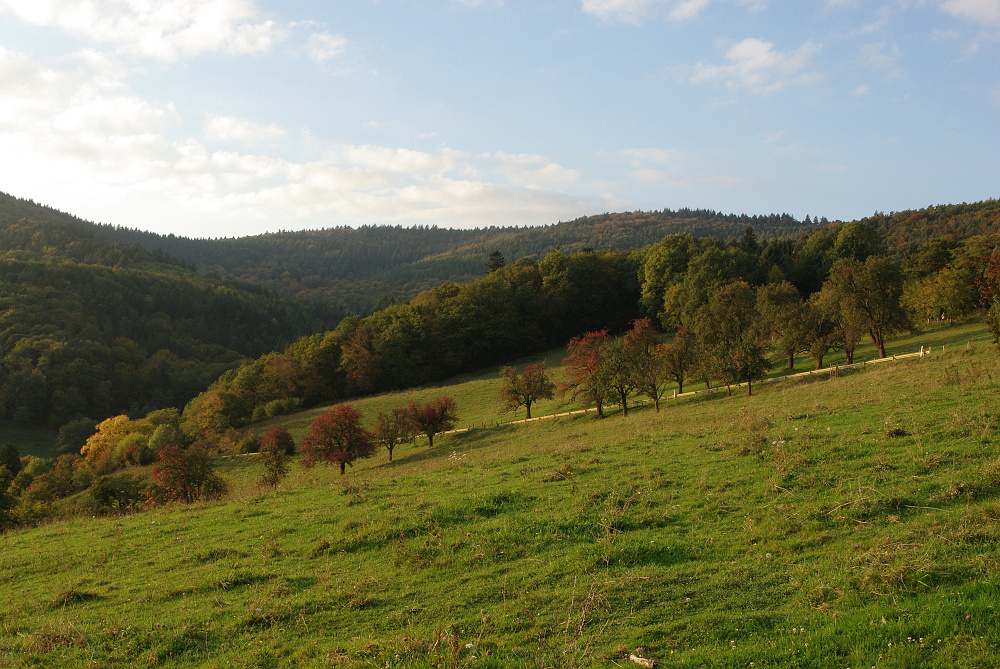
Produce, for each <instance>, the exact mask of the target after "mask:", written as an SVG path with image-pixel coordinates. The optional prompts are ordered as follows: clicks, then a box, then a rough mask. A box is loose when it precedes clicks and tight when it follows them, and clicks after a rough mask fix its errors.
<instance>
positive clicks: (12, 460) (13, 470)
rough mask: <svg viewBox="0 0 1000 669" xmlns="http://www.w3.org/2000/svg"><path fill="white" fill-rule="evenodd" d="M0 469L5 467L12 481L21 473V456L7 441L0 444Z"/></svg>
mask: <svg viewBox="0 0 1000 669" xmlns="http://www.w3.org/2000/svg"><path fill="white" fill-rule="evenodd" d="M0 467H6V468H7V472H8V473H9V474H10V476H11V478H12V479H13V477H15V476H17V475H18V474H20V473H21V454H20V452H19V451H18V450H17V446H15V445H14V444H12V443H10V442H9V441H8V442H5V443H3V444H0Z"/></svg>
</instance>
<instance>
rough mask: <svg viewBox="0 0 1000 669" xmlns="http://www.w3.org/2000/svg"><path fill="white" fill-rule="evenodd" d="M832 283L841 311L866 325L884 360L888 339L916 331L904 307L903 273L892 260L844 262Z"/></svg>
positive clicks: (876, 258)
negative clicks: (908, 331) (902, 333)
mask: <svg viewBox="0 0 1000 669" xmlns="http://www.w3.org/2000/svg"><path fill="white" fill-rule="evenodd" d="M828 281H832V282H833V285H834V288H835V290H836V292H837V294H838V296H839V297H840V308H841V310H844V311H846V312H848V313H849V314H851V316H852V317H853V318H855V319H857V320H858V321H860V322H861V323H863V324H864V326H865V329H866V330H867V331H868V335H869V336H870V337H871V340H872V343H873V344H874V345H875V347H876V348H877V349H878V353H879V357H880V358H884V357H886V352H885V339H886V337H891V336H893V335H895V334H899V333H901V332H905V331H907V330H913V329H914V326H913V324H912V322H911V321H910V317H909V314H907V312H906V309H904V308H903V304H902V296H903V274H902V272H901V271H900V269H899V266H898V265H896V263H895V262H893V260H892V259H891V258H888V257H886V256H870V257H869V258H868V259H866V260H865V261H864V262H857V261H853V260H849V259H840V260H838V261H837V262H835V263H834V265H833V268H832V269H831V270H830V278H829V279H828ZM824 288H825V286H824Z"/></svg>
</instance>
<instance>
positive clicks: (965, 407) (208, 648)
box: [0, 329, 1000, 667]
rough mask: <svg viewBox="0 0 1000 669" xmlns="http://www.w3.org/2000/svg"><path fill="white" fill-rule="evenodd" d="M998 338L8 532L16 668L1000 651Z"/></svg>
mask: <svg viewBox="0 0 1000 669" xmlns="http://www.w3.org/2000/svg"><path fill="white" fill-rule="evenodd" d="M971 333H973V330H971V329H970V330H968V331H965V332H964V333H962V334H961V336H960V337H959V338H958V339H955V340H954V344H955V346H954V348H952V347H951V345H950V344H949V348H948V352H947V353H945V354H943V355H942V354H940V352H938V351H936V352H935V354H934V355H933V356H931V357H929V358H925V359H923V360H910V361H905V362H898V363H895V364H892V365H883V366H879V367H877V368H872V369H868V370H866V371H865V372H863V373H857V374H852V375H849V376H845V377H841V378H836V379H828V378H827V379H813V380H802V381H788V382H785V383H780V384H768V385H762V386H760V388H759V391H755V394H754V396H753V397H746V396H745V395H743V394H742V393H738V394H734V396H733V397H731V398H730V397H725V396H724V395H720V396H715V397H699V398H696V399H691V400H683V401H678V402H676V403H673V402H672V403H668V404H667V405H666V406H665V408H664V409H663V410H662V411H661V412H660V413H659V414H656V413H654V412H653V411H652V409H644V410H641V411H636V412H634V413H633V414H632V415H630V416H629V418H628V419H622V418H621V417H620V416H615V417H613V418H610V419H608V420H605V421H596V420H594V419H593V418H591V417H574V418H560V419H556V420H549V421H541V422H537V423H532V424H529V425H521V426H504V427H499V428H493V429H475V430H471V431H469V432H466V433H462V434H457V435H450V436H447V437H443V438H441V440H440V442H437V441H436V442H435V443H436V447H435V449H433V450H428V449H427V448H426V446H420V445H417V446H405V447H401V449H400V450H399V451H398V452H397V458H396V460H395V461H394V462H393V463H388V462H387V461H386V457H385V455H384V454H380V455H379V456H378V457H376V458H373V459H371V460H368V461H364V462H362V463H358V465H357V466H356V467H354V468H353V469H350V470H348V474H347V475H346V476H344V477H341V476H339V474H338V473H337V470H336V468H333V467H329V468H327V467H317V468H314V469H311V470H302V469H300V468H298V467H297V466H295V467H293V470H292V473H291V475H290V476H289V478H288V479H286V480H285V481H284V482H283V483H282V484H281V485H280V486H279V487H278V489H277V490H273V491H272V490H265V489H261V488H259V487H257V486H256V484H255V483H254V481H255V480H256V478H257V477H258V476H259V475H260V472H259V470H258V467H257V465H256V463H255V459H254V458H253V457H252V456H250V457H233V458H228V459H226V460H224V461H223V469H224V474H225V476H226V477H227V478H228V479H229V480H230V483H231V485H232V487H233V493H232V498H231V499H230V500H228V501H226V502H219V503H210V504H199V505H194V506H191V507H170V508H160V509H156V510H154V511H152V512H149V513H144V514H136V515H127V516H121V517H115V518H91V519H82V520H77V521H73V522H60V523H53V524H50V525H46V526H44V527H40V528H36V529H33V530H24V531H18V532H13V533H10V534H7V535H5V536H3V537H2V538H0V547H2V551H0V579H3V580H2V581H0V601H2V602H3V605H2V606H0V630H2V634H0V664H2V665H3V666H14V667H29V666H79V665H83V664H93V665H94V666H105V667H117V666H159V665H164V666H206V667H286V666H292V667H319V666H331V665H342V666H373V667H374V666H379V667H384V666H390V667H391V666H418V667H420V666H423V667H430V666H438V667H454V666H463V667H464V666H469V667H507V666H526V667H529V666H530V667H536V666H537V667H541V666H546V667H554V666H565V667H577V666H607V667H612V666H615V664H612V663H617V664H618V665H619V666H625V665H626V664H627V659H626V658H627V655H628V653H636V654H638V655H641V656H644V657H649V658H654V659H656V660H658V661H659V662H660V663H661V665H663V666H677V667H695V666H698V667H701V666H719V667H749V666H754V667H788V666H804V667H805V666H810V667H811V666H824V667H825V666H830V667H861V666H865V667H870V666H877V667H920V666H925V667H949V666H952V667H970V666H972V667H975V666H979V667H990V666H998V665H1000V645H998V643H1000V631H998V629H997V627H996V625H995V624H994V619H995V616H996V611H995V610H994V607H995V606H996V605H997V602H1000V564H998V561H1000V553H998V551H997V549H998V541H1000V453H998V448H997V446H998V444H1000V434H998V427H1000V424H998V418H1000V407H998V399H997V398H998V397H1000V395H998V392H997V391H998V382H1000V356H998V354H997V351H996V349H995V347H992V346H986V345H984V344H982V343H974V344H973V346H972V349H971V350H966V348H965V346H964V345H962V346H959V345H958V344H959V343H960V342H964V341H968V338H966V335H970V334H971ZM930 334H931V335H933V334H935V333H930ZM940 334H941V336H942V337H944V336H947V333H940ZM927 337H928V335H925V338H927ZM975 341H976V342H978V341H980V340H978V339H976V340H975ZM919 345H920V344H919V343H918V344H917V349H919ZM900 352H909V351H908V350H906V351H900ZM476 381H477V379H475V378H472V379H467V380H466V382H467V383H470V384H474V383H475V382H476ZM462 388H463V386H462V385H458V386H455V387H454V388H452V389H451V390H453V391H454V392H453V394H454V395H455V396H456V399H458V401H459V406H460V407H462V406H463V400H462V399H461V398H460V394H461V393H463V392H464V391H463V390H462ZM436 390H437V389H430V392H436ZM475 392H476V391H475V390H474V387H473V389H472V390H470V391H469V393H468V397H473V395H474V393H475ZM482 395H483V397H486V396H487V395H488V393H486V392H485V391H482ZM397 399H403V398H402V397H394V398H390V399H386V400H385V401H386V402H387V403H388V402H394V401H396V400H397ZM376 401H377V400H375V399H373V400H371V402H373V403H374V402H376ZM484 401H485V400H484ZM472 404H473V401H472V400H471V399H470V400H467V402H466V404H465V406H470V407H471V406H472ZM359 405H360V403H359ZM372 406H375V405H374V404H373V405H372ZM437 444H439V445H437Z"/></svg>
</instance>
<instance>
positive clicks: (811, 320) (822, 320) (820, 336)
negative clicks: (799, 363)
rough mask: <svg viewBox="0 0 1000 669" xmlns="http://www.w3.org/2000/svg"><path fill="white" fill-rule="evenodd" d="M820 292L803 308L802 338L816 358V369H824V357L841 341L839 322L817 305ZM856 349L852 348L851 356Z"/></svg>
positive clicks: (807, 348)
mask: <svg viewBox="0 0 1000 669" xmlns="http://www.w3.org/2000/svg"><path fill="white" fill-rule="evenodd" d="M818 296H819V294H816V295H813V297H812V298H810V300H809V301H808V302H806V304H805V305H803V308H802V338H803V343H804V344H805V347H806V350H808V351H809V354H810V355H811V356H812V357H813V359H814V360H816V369H823V358H824V356H826V354H827V353H828V352H829V351H830V350H831V349H832V348H834V347H835V346H836V345H837V343H838V341H840V334H839V333H838V328H837V324H836V323H835V322H834V321H833V320H832V319H831V318H830V317H829V316H828V315H827V314H826V313H824V312H823V310H822V309H820V307H819V306H818V305H817V300H816V299H814V298H818ZM853 356H854V349H853V347H852V348H851V356H850V357H852V358H853Z"/></svg>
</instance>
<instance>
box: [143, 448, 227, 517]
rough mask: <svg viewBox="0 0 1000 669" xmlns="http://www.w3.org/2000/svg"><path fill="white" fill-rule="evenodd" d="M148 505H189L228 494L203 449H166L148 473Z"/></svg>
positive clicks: (211, 461)
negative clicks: (149, 477) (149, 483)
mask: <svg viewBox="0 0 1000 669" xmlns="http://www.w3.org/2000/svg"><path fill="white" fill-rule="evenodd" d="M151 477H152V479H153V485H152V486H151V487H150V488H149V490H148V498H149V501H150V503H153V504H162V503H164V502H185V503H187V504H190V503H191V502H194V501H197V500H200V499H218V498H220V497H222V496H223V495H224V494H226V492H227V491H228V488H229V486H228V485H227V484H226V482H225V480H224V479H223V478H222V477H220V476H219V475H218V474H216V473H215V463H214V462H213V460H212V458H211V457H210V456H209V455H208V452H207V451H206V449H205V448H204V447H201V446H192V447H191V448H188V449H181V448H178V447H176V446H166V447H164V449H163V450H162V451H160V457H159V460H158V461H157V463H156V466H155V467H153V471H152V474H151Z"/></svg>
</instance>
